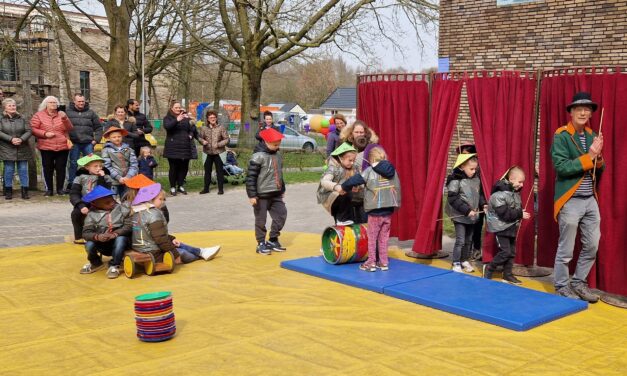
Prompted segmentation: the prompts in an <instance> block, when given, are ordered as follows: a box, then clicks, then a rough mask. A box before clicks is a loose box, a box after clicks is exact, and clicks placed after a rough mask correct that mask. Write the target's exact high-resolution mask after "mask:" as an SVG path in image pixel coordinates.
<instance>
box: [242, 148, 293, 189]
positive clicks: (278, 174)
mask: <svg viewBox="0 0 627 376" xmlns="http://www.w3.org/2000/svg"><path fill="white" fill-rule="evenodd" d="M258 146H259V148H260V149H261V151H258V152H255V153H254V154H253V155H252V157H250V161H249V162H248V175H247V176H246V194H247V195H248V197H249V198H253V197H258V198H270V197H276V196H280V195H282V194H283V193H285V182H284V181H283V158H282V157H281V154H279V153H277V152H276V151H272V150H270V149H268V147H267V146H266V144H265V143H263V144H260V145H258Z"/></svg>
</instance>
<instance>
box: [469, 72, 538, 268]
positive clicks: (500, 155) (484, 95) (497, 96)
mask: <svg viewBox="0 0 627 376" xmlns="http://www.w3.org/2000/svg"><path fill="white" fill-rule="evenodd" d="M482 75H483V76H482V77H479V76H478V75H477V74H475V76H474V77H471V78H468V79H467V80H466V90H467V92H468V104H469V107H470V118H471V122H472V129H473V135H474V139H475V144H476V146H477V155H478V157H479V166H480V167H481V182H482V185H483V190H484V193H485V196H486V199H489V198H490V192H491V190H492V186H493V185H494V183H495V182H496V181H497V180H498V179H500V178H501V176H503V174H504V173H505V171H507V169H508V168H509V167H511V166H512V165H518V166H520V167H522V168H523V170H524V171H525V175H526V180H525V185H524V186H523V190H522V192H521V199H522V204H523V206H524V205H525V204H527V202H528V204H527V206H526V210H527V211H528V212H529V213H531V214H532V218H531V219H529V220H524V221H522V223H521V227H520V231H519V233H518V240H517V241H516V260H515V261H516V263H519V264H524V265H533V263H534V240H535V231H534V225H533V197H531V196H530V195H531V194H532V192H533V182H534V172H535V166H534V160H535V151H534V135H535V121H534V110H535V95H536V94H535V93H536V83H537V80H536V78H535V75H534V74H524V73H523V75H522V76H521V74H520V72H495V73H494V76H492V77H489V76H488V74H487V73H483V74H482ZM528 199H529V201H527V200H528ZM496 250H497V248H496V241H495V236H494V235H493V234H490V233H487V235H486V237H485V240H484V243H483V260H484V261H490V260H492V258H493V256H494V254H495V253H496Z"/></svg>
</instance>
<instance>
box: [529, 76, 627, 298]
mask: <svg viewBox="0 0 627 376" xmlns="http://www.w3.org/2000/svg"><path fill="white" fill-rule="evenodd" d="M579 91H587V92H589V93H590V94H591V95H592V100H593V101H595V102H596V103H598V104H599V109H598V110H597V111H596V112H595V113H594V114H593V116H592V119H591V125H592V129H593V130H594V131H595V132H598V131H599V125H600V120H601V109H604V111H603V112H604V115H603V137H604V141H605V142H604V146H603V157H604V158H605V161H606V168H605V171H604V173H603V175H602V176H601V178H600V179H599V187H598V189H599V208H600V211H601V242H600V244H599V252H598V257H597V262H596V264H595V267H594V268H593V269H592V271H591V272H590V275H589V276H588V280H589V282H590V285H591V286H596V287H598V288H600V289H602V290H604V291H607V292H611V293H615V294H621V295H627V252H625V244H627V231H626V229H627V195H626V194H625V187H627V174H626V173H625V172H624V168H625V166H627V154H626V153H625V152H624V145H623V139H622V137H621V136H624V134H625V130H624V129H623V130H622V131H621V130H620V129H619V127H620V125H621V124H620V123H619V122H620V121H624V120H623V118H624V114H623V113H622V112H623V110H624V109H625V108H627V75H626V74H623V73H621V72H620V71H618V72H608V71H607V70H603V69H598V70H596V69H587V70H586V69H578V70H576V71H575V72H574V73H565V72H563V71H552V72H547V73H545V75H544V77H543V79H542V90H541V100H540V106H541V112H540V113H541V116H540V182H539V198H538V203H539V216H538V225H539V228H538V264H539V265H542V266H548V267H553V265H554V261H555V253H556V250H557V240H558V237H559V231H558V228H557V224H556V223H555V221H554V220H553V194H554V183H555V171H554V169H553V164H552V160H551V144H552V142H553V134H554V133H555V130H556V129H557V128H558V127H560V126H562V125H565V124H567V123H568V121H569V120H570V117H569V115H568V113H567V112H566V105H567V104H568V103H570V102H571V100H572V97H573V95H574V94H575V93H576V92H579ZM575 262H576V257H575V258H574V259H573V261H572V262H571V266H574V265H575Z"/></svg>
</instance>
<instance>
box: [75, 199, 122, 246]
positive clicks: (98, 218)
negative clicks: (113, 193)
mask: <svg viewBox="0 0 627 376" xmlns="http://www.w3.org/2000/svg"><path fill="white" fill-rule="evenodd" d="M131 226H132V221H131V215H130V211H129V209H128V208H127V207H126V206H125V205H120V204H118V205H116V206H115V207H114V208H113V209H112V210H111V211H108V210H100V209H91V210H89V213H87V216H86V217H85V225H84V226H83V239H85V240H87V241H96V238H95V235H98V234H104V233H107V232H109V233H116V234H118V236H130V235H131V230H132V227H131Z"/></svg>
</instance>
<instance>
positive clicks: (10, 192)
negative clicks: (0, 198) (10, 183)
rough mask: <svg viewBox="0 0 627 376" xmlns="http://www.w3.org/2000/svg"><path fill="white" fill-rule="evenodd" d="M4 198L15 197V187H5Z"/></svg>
mask: <svg viewBox="0 0 627 376" xmlns="http://www.w3.org/2000/svg"><path fill="white" fill-rule="evenodd" d="M4 199H5V200H12V199H13V187H4Z"/></svg>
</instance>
